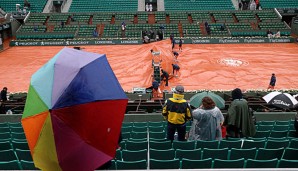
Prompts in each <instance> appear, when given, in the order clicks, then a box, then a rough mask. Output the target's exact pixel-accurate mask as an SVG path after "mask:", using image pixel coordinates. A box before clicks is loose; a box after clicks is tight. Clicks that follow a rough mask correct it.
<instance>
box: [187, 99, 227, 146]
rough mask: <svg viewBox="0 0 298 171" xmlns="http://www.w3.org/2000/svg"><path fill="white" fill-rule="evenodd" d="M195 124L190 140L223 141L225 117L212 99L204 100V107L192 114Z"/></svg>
mask: <svg viewBox="0 0 298 171" xmlns="http://www.w3.org/2000/svg"><path fill="white" fill-rule="evenodd" d="M192 117H193V122H192V126H191V129H190V131H189V138H188V140H206V141H207V140H208V141H210V140H221V139H222V133H221V125H222V123H223V121H224V117H223V115H222V113H221V111H220V109H219V108H218V107H216V106H215V103H214V101H213V100H212V99H211V98H210V97H204V98H203V99H202V106H201V107H200V108H198V109H196V110H194V111H193V113H192Z"/></svg>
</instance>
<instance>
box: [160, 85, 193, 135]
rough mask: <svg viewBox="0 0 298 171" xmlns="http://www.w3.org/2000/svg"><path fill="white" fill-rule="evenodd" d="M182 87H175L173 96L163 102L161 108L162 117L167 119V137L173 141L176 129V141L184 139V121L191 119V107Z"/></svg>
mask: <svg viewBox="0 0 298 171" xmlns="http://www.w3.org/2000/svg"><path fill="white" fill-rule="evenodd" d="M183 93H184V87H183V86H181V85H177V86H176V87H175V90H174V93H173V98H169V99H168V100H167V101H166V102H165V106H164V107H163V109H162V115H163V117H164V118H165V119H166V120H167V121H168V128H167V139H168V140H171V141H173V140H174V135H175V132H176V130H177V132H178V141H185V140H186V139H185V134H186V122H187V121H188V120H190V119H191V109H190V106H189V104H188V102H187V101H186V100H185V99H184V95H183Z"/></svg>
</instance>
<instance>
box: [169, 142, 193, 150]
mask: <svg viewBox="0 0 298 171" xmlns="http://www.w3.org/2000/svg"><path fill="white" fill-rule="evenodd" d="M195 143H196V142H195V141H173V148H174V149H175V150H177V149H182V150H193V149H195Z"/></svg>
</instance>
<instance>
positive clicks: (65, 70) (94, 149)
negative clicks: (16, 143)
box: [22, 48, 128, 170]
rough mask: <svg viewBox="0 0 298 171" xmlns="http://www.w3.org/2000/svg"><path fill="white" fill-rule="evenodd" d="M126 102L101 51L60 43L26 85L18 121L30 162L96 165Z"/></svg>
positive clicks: (113, 142) (56, 166)
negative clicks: (60, 48)
mask: <svg viewBox="0 0 298 171" xmlns="http://www.w3.org/2000/svg"><path fill="white" fill-rule="evenodd" d="M127 102H128V99H127V97H126V95H125V93H124V91H123V89H122V88H121V86H120V84H119V82H118V80H117V78H116V76H115V75H114V73H113V71H112V69H111V67H110V65H109V63H108V61H107V58H106V56H105V55H100V54H95V53H88V52H84V51H79V50H74V49H69V48H64V49H62V50H61V51H60V52H59V53H58V54H56V56H55V57H54V58H52V59H51V60H50V61H49V62H47V63H46V64H45V65H44V66H43V67H42V68H40V69H39V70H38V71H37V72H36V73H34V74H33V76H32V78H31V82H30V87H29V90H28V95H27V100H26V104H25V109H24V113H23V116H22V125H23V128H24V131H25V135H26V138H27V141H28V144H29V148H30V151H31V154H32V157H33V160H34V164H35V166H36V167H38V168H40V169H42V170H95V169H96V168H98V167H99V166H101V165H103V164H104V163H106V162H107V161H109V160H111V159H112V158H113V157H114V155H115V152H116V148H117V145H118V138H119V135H120V130H121V125H122V121H123V118H124V113H125V110H126V105H127Z"/></svg>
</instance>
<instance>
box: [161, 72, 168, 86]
mask: <svg viewBox="0 0 298 171" xmlns="http://www.w3.org/2000/svg"><path fill="white" fill-rule="evenodd" d="M161 73H162V74H161V76H160V77H161V80H163V79H164V78H165V79H166V80H165V82H166V85H165V86H168V85H169V73H168V72H167V71H165V70H163V69H161Z"/></svg>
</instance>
